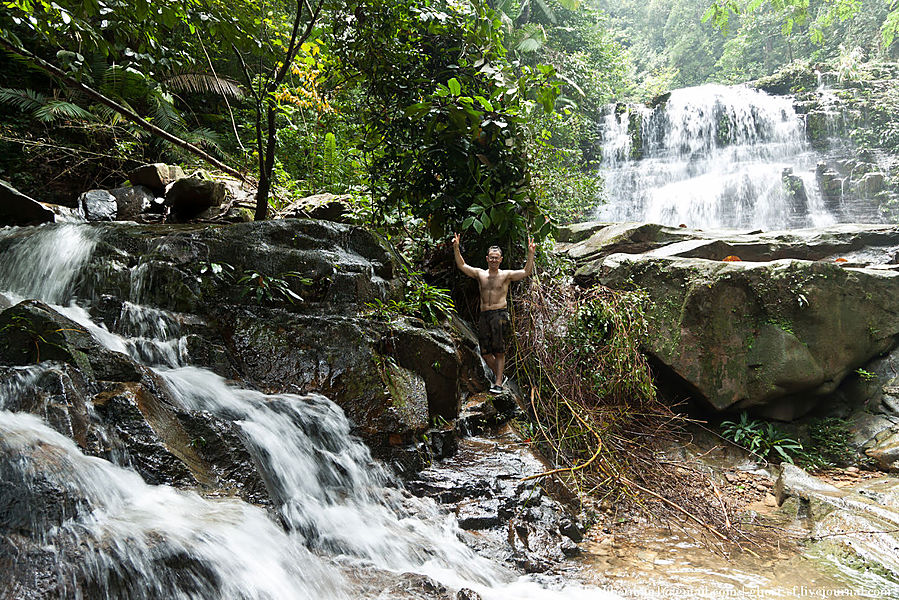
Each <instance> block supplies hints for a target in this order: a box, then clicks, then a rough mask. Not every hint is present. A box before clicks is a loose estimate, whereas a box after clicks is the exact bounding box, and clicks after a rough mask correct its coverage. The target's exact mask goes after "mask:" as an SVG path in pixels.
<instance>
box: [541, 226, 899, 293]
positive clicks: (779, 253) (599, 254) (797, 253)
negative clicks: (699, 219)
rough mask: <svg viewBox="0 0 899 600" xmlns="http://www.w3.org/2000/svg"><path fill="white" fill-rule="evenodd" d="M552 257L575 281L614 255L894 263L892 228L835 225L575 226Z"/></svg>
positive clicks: (898, 242) (563, 232) (897, 232)
mask: <svg viewBox="0 0 899 600" xmlns="http://www.w3.org/2000/svg"><path fill="white" fill-rule="evenodd" d="M557 239H558V240H560V241H561V242H562V243H559V244H557V247H556V249H557V251H560V252H562V253H564V254H565V255H566V256H567V257H568V258H571V259H573V260H574V261H575V262H576V263H577V264H578V265H579V269H578V272H577V274H576V276H577V278H578V279H580V280H581V281H585V282H589V281H590V280H594V279H595V278H596V276H597V274H598V272H599V270H600V269H599V266H600V264H601V262H600V259H602V258H603V257H605V256H608V255H610V254H614V253H616V252H626V253H628V254H638V253H647V254H651V255H653V256H658V257H665V256H667V257H681V258H708V259H711V260H722V259H724V258H726V257H728V256H737V257H739V258H740V259H742V260H744V261H769V260H776V259H781V258H798V259H802V260H822V259H837V258H843V259H846V260H847V261H849V262H851V263H853V264H858V265H869V264H881V263H889V262H894V261H895V256H896V254H897V252H899V227H897V226H896V225H868V224H864V225H859V224H849V223H846V224H840V225H830V226H827V227H819V228H810V229H792V230H788V231H748V230H732V229H719V230H714V229H713V230H701V229H688V228H685V227H665V226H662V225H658V224H653V223H601V222H588V223H577V224H575V225H569V226H567V227H563V228H560V229H559V232H558V236H557Z"/></svg>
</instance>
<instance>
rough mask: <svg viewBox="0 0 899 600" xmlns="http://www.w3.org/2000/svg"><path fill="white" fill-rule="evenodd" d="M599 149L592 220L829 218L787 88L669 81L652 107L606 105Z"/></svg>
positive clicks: (703, 223)
mask: <svg viewBox="0 0 899 600" xmlns="http://www.w3.org/2000/svg"><path fill="white" fill-rule="evenodd" d="M602 157H603V161H602V168H601V172H602V175H603V176H604V178H605V182H606V190H607V196H608V201H607V203H606V204H603V205H600V206H599V207H598V208H597V211H596V215H595V218H596V219H598V220H603V221H648V222H655V223H662V224H664V225H671V226H677V225H680V224H685V225H687V226H688V227H696V228H717V227H734V228H761V229H782V228H798V227H818V226H824V225H829V224H832V223H834V222H835V220H836V219H835V217H834V215H833V214H831V213H830V212H828V210H827V209H826V208H825V205H824V202H823V201H822V198H821V194H820V193H819V192H818V189H817V184H816V181H815V165H816V161H817V154H816V153H815V152H814V150H813V149H812V148H811V147H810V146H809V144H808V142H807V141H806V136H805V126H804V122H803V120H802V118H801V117H800V116H799V115H797V114H796V112H795V111H794V109H793V105H792V101H791V99H789V98H786V97H776V96H769V95H768V94H765V93H764V92H761V91H757V90H753V89H750V88H748V87H745V86H734V87H727V86H722V85H712V84H710V85H703V86H699V87H694V88H686V89H679V90H674V91H673V92H672V93H671V96H670V98H668V99H667V100H666V101H664V102H663V103H661V104H659V105H658V106H657V107H655V108H648V107H645V106H634V105H628V106H624V105H617V106H614V107H610V108H609V109H608V111H607V114H606V116H605V120H604V123H603V133H602Z"/></svg>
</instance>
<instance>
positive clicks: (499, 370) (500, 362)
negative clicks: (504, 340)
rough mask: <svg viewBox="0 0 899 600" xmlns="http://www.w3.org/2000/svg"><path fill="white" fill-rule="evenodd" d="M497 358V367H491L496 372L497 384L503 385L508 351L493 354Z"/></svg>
mask: <svg viewBox="0 0 899 600" xmlns="http://www.w3.org/2000/svg"><path fill="white" fill-rule="evenodd" d="M493 357H494V359H495V364H496V368H495V369H494V368H493V367H490V368H491V369H493V372H494V373H495V374H496V385H498V386H500V387H502V385H503V369H505V368H506V353H505V352H497V353H495V354H494V355H493Z"/></svg>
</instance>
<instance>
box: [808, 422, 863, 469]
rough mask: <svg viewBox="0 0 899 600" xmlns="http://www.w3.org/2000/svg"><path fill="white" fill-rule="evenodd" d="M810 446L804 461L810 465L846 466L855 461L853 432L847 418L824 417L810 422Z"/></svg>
mask: <svg viewBox="0 0 899 600" xmlns="http://www.w3.org/2000/svg"><path fill="white" fill-rule="evenodd" d="M807 425H808V438H809V448H808V451H807V452H805V453H804V454H803V456H802V462H803V463H804V464H806V465H808V466H809V467H812V468H817V469H822V468H828V467H845V466H847V465H849V464H850V463H852V462H853V459H854V457H855V456H854V455H855V453H854V451H853V450H852V446H851V443H850V442H851V440H852V434H851V433H850V432H849V424H848V423H847V422H846V420H845V419H839V418H836V417H824V418H820V419H812V420H811V421H809V422H808V424H807Z"/></svg>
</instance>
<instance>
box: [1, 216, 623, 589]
mask: <svg viewBox="0 0 899 600" xmlns="http://www.w3.org/2000/svg"><path fill="white" fill-rule="evenodd" d="M0 236H12V237H14V238H17V239H16V241H15V243H14V244H13V245H12V246H10V247H9V249H8V250H6V251H5V252H4V255H3V260H2V262H0V296H5V297H6V299H8V300H10V301H11V302H13V303H15V302H18V301H21V300H23V299H27V298H35V299H40V300H42V301H44V302H46V303H48V304H50V305H51V306H52V307H53V308H54V309H55V310H57V311H59V312H61V313H63V314H64V315H66V316H67V317H69V318H70V319H72V320H74V321H76V322H77V323H79V324H80V325H81V326H83V327H84V328H85V329H86V330H88V331H89V332H90V333H91V334H92V335H93V336H94V337H95V338H96V339H98V340H99V341H100V342H101V343H102V344H103V345H105V346H106V347H108V348H109V349H111V350H114V351H118V352H122V353H125V354H127V355H129V356H131V357H132V358H133V359H135V360H136V361H138V362H140V363H142V364H145V365H147V366H149V367H151V368H152V369H153V370H154V371H155V372H156V374H157V375H158V376H159V377H160V378H161V380H162V381H163V382H164V383H165V385H166V386H167V387H168V390H167V391H168V395H169V397H170V398H172V399H174V400H175V401H176V402H178V403H180V404H181V405H182V406H183V407H184V408H186V409H190V410H197V411H208V412H210V413H213V414H215V415H217V416H221V417H224V418H226V419H228V420H231V421H234V422H236V423H238V424H239V425H240V428H241V430H242V432H243V434H244V437H245V439H246V440H247V445H248V447H249V448H248V449H249V451H250V452H251V454H252V455H253V457H254V459H255V460H256V462H257V463H258V464H259V465H260V467H261V471H262V472H263V477H264V478H265V483H266V487H267V488H268V490H269V493H270V495H271V496H272V498H273V500H274V501H275V506H276V511H277V515H276V516H277V521H276V520H274V519H273V515H271V514H270V513H269V512H267V511H265V510H263V509H262V508H259V507H256V506H254V505H252V504H249V503H247V502H244V501H242V500H239V499H236V498H230V497H229V498H208V497H204V496H202V495H200V494H198V493H196V492H193V491H184V490H179V489H175V488H173V487H169V486H165V485H149V484H148V483H146V482H145V481H144V480H143V479H142V478H141V476H140V475H139V474H138V473H137V472H135V471H134V470H132V469H130V468H127V467H126V466H124V463H123V464H114V463H113V462H110V461H107V460H104V459H101V458H97V457H93V456H88V455H85V454H84V453H83V452H82V451H81V450H80V448H79V447H78V446H77V445H76V444H75V443H74V442H73V441H72V440H71V439H69V438H68V437H65V436H63V435H61V434H60V433H58V432H57V431H55V430H54V429H53V428H51V427H50V426H49V424H48V423H47V422H45V421H43V420H42V419H41V418H40V417H38V416H36V415H33V414H30V413H19V412H12V411H11V410H9V407H11V406H14V405H15V400H16V398H17V397H19V396H20V395H22V394H23V393H25V392H26V391H27V390H28V389H29V388H30V387H32V386H34V384H35V382H36V381H37V379H39V378H41V377H61V376H63V375H62V374H61V373H60V372H59V366H58V364H55V363H52V362H45V363H39V364H37V365H31V366H27V367H21V368H18V369H17V372H16V375H15V377H13V378H7V380H6V383H5V384H3V385H2V386H0V475H2V476H3V479H5V480H6V481H12V482H13V483H14V484H15V485H16V486H17V489H21V490H22V491H23V494H24V496H25V498H27V499H30V500H31V501H34V502H36V503H40V501H41V494H43V493H48V492H46V491H45V490H48V489H49V490H53V489H63V490H66V492H67V493H66V497H67V498H71V502H72V506H70V507H69V512H68V513H67V515H66V516H67V518H66V519H65V520H64V521H63V525H62V526H53V527H50V528H47V529H45V533H44V534H43V536H44V537H43V539H41V540H40V544H42V545H43V547H44V548H50V549H52V550H53V552H54V553H55V555H56V557H57V560H58V561H59V564H60V565H63V564H65V565H72V564H79V565H82V566H81V567H80V568H79V569H77V571H76V572H71V571H66V570H65V569H63V568H62V567H60V569H59V572H60V575H59V576H60V578H61V579H63V580H64V581H63V590H64V593H63V597H77V594H78V593H79V589H80V588H79V586H78V585H76V583H75V582H76V581H85V580H86V581H89V582H90V586H89V589H90V591H89V592H86V596H85V597H90V598H139V599H144V598H146V599H151V598H153V599H158V598H166V599H182V598H183V599H200V598H229V599H242V598H247V599H249V598H253V599H301V598H310V599H312V598H315V599H325V598H335V599H339V598H362V597H382V596H380V595H379V594H377V593H372V592H371V591H370V590H369V591H368V592H363V591H360V590H362V589H363V588H362V587H360V586H359V585H358V582H359V580H360V579H364V578H365V577H366V575H365V573H369V572H370V573H384V572H386V573H388V574H389V573H393V574H396V575H397V576H399V574H402V573H417V574H422V575H427V576H429V577H432V578H433V579H436V580H438V581H440V582H441V583H443V584H445V585H447V586H449V587H450V588H454V589H460V588H463V587H467V588H471V589H474V590H475V591H477V592H478V593H479V594H481V596H482V597H483V598H485V599H487V598H497V599H499V598H504V599H507V598H559V599H564V598H588V597H589V598H593V599H596V598H613V597H616V596H614V595H613V594H611V593H608V592H603V591H600V590H597V589H587V588H582V587H580V586H578V585H576V584H566V585H563V584H561V583H559V582H558V581H552V580H550V579H544V580H542V581H538V580H536V579H533V578H525V577H520V576H518V575H517V574H514V573H512V572H511V571H509V570H507V569H506V568H504V567H502V566H500V565H499V564H497V563H495V562H492V561H490V560H488V559H486V558H484V557H481V556H479V555H478V554H477V553H475V552H474V551H473V550H472V549H470V548H469V547H468V546H466V545H465V544H464V543H463V542H462V541H461V539H462V537H463V532H462V531H461V530H460V529H459V528H458V526H457V525H456V523H455V521H454V520H453V519H452V518H451V517H449V516H448V515H446V514H442V513H441V512H440V511H439V510H438V509H437V507H436V505H435V504H434V503H433V502H430V501H428V500H422V499H418V498H415V497H413V496H411V495H410V494H408V493H407V492H405V491H404V490H403V489H402V487H401V486H400V485H399V484H398V483H397V482H396V481H394V480H393V477H392V475H391V474H390V473H389V472H388V471H387V470H386V469H385V468H384V467H383V466H382V465H380V464H379V463H377V462H376V461H374V460H373V459H372V458H371V456H370V454H369V452H368V449H367V448H366V447H365V446H364V445H363V444H362V443H361V442H359V441H358V440H356V439H354V438H353V437H351V436H350V433H349V432H350V425H349V423H348V422H347V420H346V418H345V416H344V414H343V412H342V410H341V409H340V408H339V407H337V405H335V404H334V403H332V402H331V401H330V400H328V399H327V398H325V397H324V396H321V395H315V394H310V395H304V396H299V395H291V394H280V395H266V394H263V393H261V392H257V391H253V390H248V389H242V388H239V387H236V386H234V385H232V384H230V383H228V382H226V381H225V380H224V379H222V378H221V377H219V376H218V375H216V374H214V373H212V372H211V371H208V370H205V369H201V368H198V367H194V366H190V365H189V364H188V357H187V353H186V350H185V348H186V345H185V341H184V339H183V337H182V336H181V333H180V331H179V327H178V324H177V320H176V319H175V318H174V316H173V315H171V314H169V313H167V312H166V311H162V310H159V309H156V308H150V307H146V306H141V305H140V304H139V300H140V297H141V286H142V285H145V284H146V283H145V282H144V281H143V278H142V277H141V273H140V269H139V268H137V269H134V270H133V271H132V291H131V294H132V298H129V299H128V300H129V302H127V303H126V304H125V308H124V309H123V314H122V315H121V316H120V319H119V323H120V325H119V327H118V329H119V330H120V331H118V332H115V333H114V332H111V331H109V330H108V329H107V328H106V327H105V326H102V325H99V324H96V323H95V322H94V321H93V320H92V319H91V317H90V314H89V312H88V310H87V308H88V307H89V304H88V302H89V301H90V300H89V299H86V298H80V299H79V298H75V297H74V296H73V291H72V290H73V289H75V288H76V287H77V286H76V285H75V284H76V283H77V282H78V281H79V278H81V277H88V276H90V275H91V274H89V273H86V272H85V271H84V265H85V264H86V262H87V261H88V260H89V259H90V257H91V254H92V252H93V249H94V247H95V244H96V243H97V239H96V231H95V230H93V229H91V228H90V227H89V226H86V225H74V224H63V225H49V226H42V227H39V228H30V229H24V228H23V229H9V228H7V229H0ZM0 301H2V297H0ZM43 518H45V515H43V514H42V513H41V510H40V508H39V507H36V508H35V509H34V513H33V514H32V517H31V519H32V523H30V526H31V527H32V528H34V526H35V524H36V523H39V522H40V521H41V519H43ZM0 543H3V540H2V539H0ZM366 589H367V588H366Z"/></svg>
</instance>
